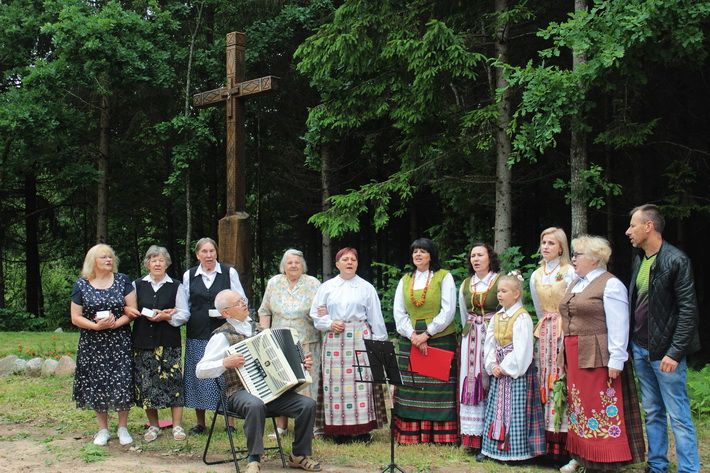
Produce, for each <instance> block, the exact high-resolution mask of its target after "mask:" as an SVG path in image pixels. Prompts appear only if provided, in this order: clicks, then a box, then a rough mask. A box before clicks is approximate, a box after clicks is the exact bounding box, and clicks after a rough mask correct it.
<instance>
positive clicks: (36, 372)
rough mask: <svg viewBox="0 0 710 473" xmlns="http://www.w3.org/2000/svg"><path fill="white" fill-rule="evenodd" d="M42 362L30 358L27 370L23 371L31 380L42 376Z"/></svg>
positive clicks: (39, 359) (38, 359)
mask: <svg viewBox="0 0 710 473" xmlns="http://www.w3.org/2000/svg"><path fill="white" fill-rule="evenodd" d="M43 363H44V360H43V359H42V358H32V359H31V360H30V361H28V362H27V369H26V370H25V371H26V373H27V376H31V377H33V378H39V377H40V376H41V375H42V364H43Z"/></svg>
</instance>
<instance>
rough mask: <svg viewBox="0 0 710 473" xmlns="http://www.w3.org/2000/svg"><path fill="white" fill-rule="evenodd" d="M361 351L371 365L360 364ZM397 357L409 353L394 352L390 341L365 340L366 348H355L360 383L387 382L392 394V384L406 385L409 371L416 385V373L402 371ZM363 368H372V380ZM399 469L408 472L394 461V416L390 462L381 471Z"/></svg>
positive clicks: (412, 384)
mask: <svg viewBox="0 0 710 473" xmlns="http://www.w3.org/2000/svg"><path fill="white" fill-rule="evenodd" d="M361 353H367V358H368V360H369V362H370V364H369V365H362V364H360V358H359V357H358V355H359V354H361ZM397 357H400V358H409V355H402V354H399V355H398V354H396V353H395V352H394V344H393V343H392V342H389V341H378V340H368V339H366V340H365V350H355V360H356V361H357V363H356V364H354V365H353V367H354V368H358V374H359V376H360V379H359V380H356V382H359V383H373V384H385V385H386V387H387V393H386V395H387V396H389V395H390V389H389V388H390V384H393V385H395V386H404V379H403V377H402V373H403V372H404V373H405V374H406V373H409V376H410V380H411V386H414V385H415V384H416V383H415V382H414V373H413V372H412V371H402V370H400V369H399V365H398V364H397ZM362 368H370V373H372V380H365V379H362ZM395 471H399V472H400V473H406V472H405V471H404V470H403V469H401V468H400V467H399V466H397V464H396V463H395V462H394V416H392V419H391V420H390V464H389V465H387V466H386V467H385V468H383V469H382V471H381V472H380V473H385V472H389V473H394V472H395Z"/></svg>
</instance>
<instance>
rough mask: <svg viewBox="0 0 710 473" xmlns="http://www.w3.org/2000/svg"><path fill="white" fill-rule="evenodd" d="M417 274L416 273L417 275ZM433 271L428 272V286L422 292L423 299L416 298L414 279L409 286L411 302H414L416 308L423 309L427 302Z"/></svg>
mask: <svg viewBox="0 0 710 473" xmlns="http://www.w3.org/2000/svg"><path fill="white" fill-rule="evenodd" d="M415 274H416V273H415ZM431 275H432V271H427V275H426V285H425V286H424V290H423V291H422V295H421V297H419V299H415V298H414V278H412V285H411V286H409V300H410V301H412V304H414V306H415V307H421V306H423V305H424V303H425V302H426V293H427V291H428V290H429V282H431Z"/></svg>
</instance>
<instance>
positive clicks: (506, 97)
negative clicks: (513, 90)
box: [493, 0, 513, 253]
mask: <svg viewBox="0 0 710 473" xmlns="http://www.w3.org/2000/svg"><path fill="white" fill-rule="evenodd" d="M507 8H508V1H507V0H496V1H495V11H496V13H497V14H499V15H500V14H501V13H503V12H504V11H505V10H507ZM507 26H508V25H507V24H503V25H501V26H500V28H499V30H498V31H496V33H495V52H496V57H497V59H498V61H500V62H501V63H503V64H507V63H508V44H507V40H508V29H507ZM495 81H496V87H495V88H496V89H497V90H502V92H501V97H500V100H499V101H498V123H497V127H496V212H495V231H494V249H495V251H496V253H501V252H502V251H504V250H506V249H507V248H508V247H509V246H510V239H511V228H512V194H511V180H512V174H513V173H512V170H511V169H510V167H509V166H508V158H509V157H510V153H511V149H512V147H511V143H510V137H509V136H508V132H507V130H508V127H509V126H510V90H509V88H508V81H507V79H506V77H505V70H504V69H503V68H502V67H496V68H495ZM493 99H494V100H495V97H493Z"/></svg>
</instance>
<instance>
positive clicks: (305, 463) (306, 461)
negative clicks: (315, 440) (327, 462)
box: [288, 453, 320, 471]
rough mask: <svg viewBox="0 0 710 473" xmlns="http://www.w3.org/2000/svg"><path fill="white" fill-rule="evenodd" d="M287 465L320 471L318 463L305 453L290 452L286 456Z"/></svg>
mask: <svg viewBox="0 0 710 473" xmlns="http://www.w3.org/2000/svg"><path fill="white" fill-rule="evenodd" d="M288 466H290V467H291V468H300V469H301V470H306V471H320V463H318V462H317V461H315V460H314V459H312V458H311V457H309V456H306V455H294V454H293V453H292V454H290V455H289V456H288Z"/></svg>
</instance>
